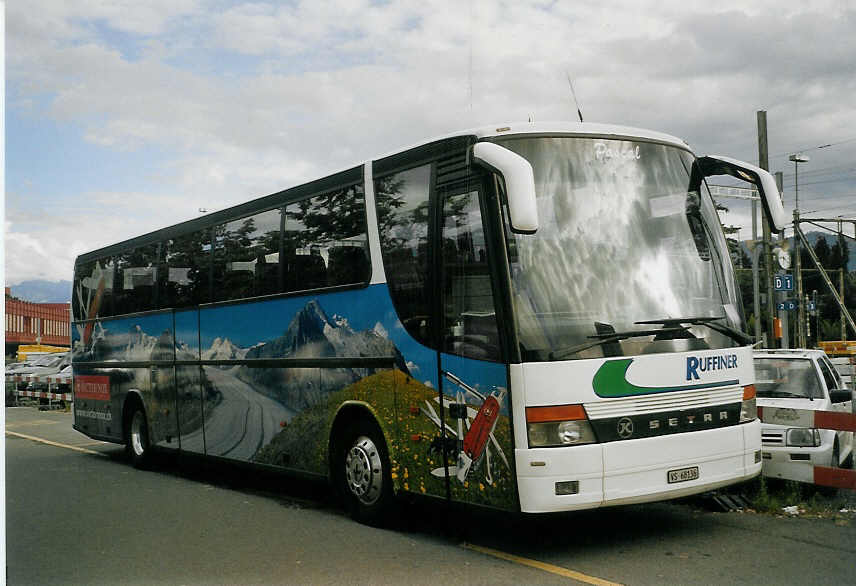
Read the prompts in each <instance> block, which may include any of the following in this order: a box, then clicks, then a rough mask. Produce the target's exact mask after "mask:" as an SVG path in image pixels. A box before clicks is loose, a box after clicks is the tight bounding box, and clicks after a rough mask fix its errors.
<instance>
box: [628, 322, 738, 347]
mask: <svg viewBox="0 0 856 586" xmlns="http://www.w3.org/2000/svg"><path fill="white" fill-rule="evenodd" d="M720 319H725V317H724V316H723V317H671V318H666V319H649V320H645V321H637V322H634V323H637V324H639V325H651V324H663V331H665V330H666V329H667V328H674V327H679V328H683V329H685V330H686V329H689V326H691V325H692V326H707V327H708V328H710V329H712V330H713V331H715V332H719V333H720V334H724V335H726V336H728V337H729V338H731V339H732V340H734V341H735V342H739V343H740V344H752V343H754V342H755V339H754V338H752V336H749V335H747V334H744V333H743V332H741V331H740V330H738V329H737V328H732V327H731V326H727V325H725V324H721V323H716V322H717V320H720ZM684 324H687V325H684Z"/></svg>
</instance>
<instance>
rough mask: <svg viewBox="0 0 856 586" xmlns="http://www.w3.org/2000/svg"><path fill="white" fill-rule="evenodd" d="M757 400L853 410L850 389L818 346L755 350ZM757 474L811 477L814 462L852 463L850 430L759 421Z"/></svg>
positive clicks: (771, 405)
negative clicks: (813, 348) (760, 456)
mask: <svg viewBox="0 0 856 586" xmlns="http://www.w3.org/2000/svg"><path fill="white" fill-rule="evenodd" d="M754 362H755V380H756V382H755V387H756V389H757V405H758V407H763V408H765V409H776V408H779V409H802V410H808V411H842V412H847V413H851V412H852V410H853V402H852V401H853V397H852V391H851V390H849V389H846V388H845V386H844V383H843V381H842V380H841V376H840V375H839V374H838V372H837V371H836V370H835V368H834V366H833V365H832V363H831V362H830V361H829V358H827V356H826V354H825V353H824V352H823V351H822V350H756V351H755V356H754ZM761 449H762V458H763V467H762V474H763V475H764V476H770V477H773V478H784V479H788V480H797V481H800V482H813V481H814V467H815V466H831V467H847V468H849V467H851V466H852V465H853V449H854V448H853V432H851V431H835V430H829V429H811V428H805V427H796V426H794V427H789V426H787V425H773V424H770V423H762V424H761Z"/></svg>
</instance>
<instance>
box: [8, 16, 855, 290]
mask: <svg viewBox="0 0 856 586" xmlns="http://www.w3.org/2000/svg"><path fill="white" fill-rule="evenodd" d="M854 24H856V11H854V10H853V8H852V7H848V6H846V5H845V4H842V3H838V2H835V1H833V0H820V1H813V2H803V3H799V4H788V5H784V6H783V5H782V4H781V3H780V2H774V1H773V0H764V1H762V2H756V3H752V4H751V5H747V4H746V3H745V2H743V1H740V0H727V1H724V2H719V3H716V4H715V5H710V4H709V3H707V2H701V1H693V2H686V1H682V0H668V1H666V2H658V3H656V4H654V3H638V2H630V1H629V0H624V1H618V0H605V1H603V2H598V3H594V4H585V5H580V4H579V3H553V4H543V3H535V2H484V1H478V0H474V1H473V2H471V3H463V4H462V3H459V2H451V1H446V0H429V1H426V2H420V3H413V2H405V1H403V0H400V1H395V0H394V1H391V2H386V3H373V2H369V1H368V0H365V1H362V0H337V1H333V2H317V1H301V2H294V3H289V4H287V5H286V4H280V3H273V2H270V3H231V4H226V5H221V4H217V5H202V4H201V3H198V2H196V1H193V0H182V1H176V0H159V1H157V2H143V3H140V2H130V1H122V2H116V1H114V2H107V1H95V0H89V1H85V2H76V3H71V4H69V3H62V2H48V1H41V2H36V6H35V7H34V6H33V5H32V3H30V4H26V5H25V4H24V3H12V4H11V5H10V6H9V7H8V8H7V35H8V36H7V63H8V76H9V81H8V86H7V87H8V89H7V91H8V102H7V103H8V110H7V114H10V113H11V115H19V116H28V117H30V118H31V119H39V118H42V119H43V120H44V121H45V122H49V123H51V124H56V125H59V126H62V127H63V128H80V129H81V130H80V137H81V140H84V141H86V142H87V143H88V144H89V145H91V146H92V147H95V146H97V147H99V148H102V149H105V150H109V151H110V152H112V153H115V152H118V153H120V154H121V155H122V156H127V157H128V158H129V159H130V160H137V159H135V158H134V157H142V156H143V155H141V154H140V153H142V152H143V151H145V150H146V149H153V150H157V151H158V152H160V153H163V154H164V155H165V156H164V157H163V159H164V160H166V161H167V162H158V163H156V165H155V166H153V167H152V168H151V169H147V173H148V177H149V178H150V179H151V181H152V183H153V184H154V185H155V187H149V188H146V189H149V190H152V191H143V187H141V186H138V185H123V184H121V183H120V180H119V179H117V181H116V183H115V184H113V185H110V186H109V187H108V188H107V189H103V188H102V187H99V189H102V192H101V193H95V194H93V193H91V191H92V190H84V191H81V192H80V193H77V194H67V193H65V194H62V195H63V196H65V197H69V196H71V195H73V196H74V197H76V198H77V199H78V200H80V201H79V202H78V204H74V205H78V206H79V207H81V208H85V207H86V205H87V204H85V203H84V202H85V201H86V200H87V199H89V198H94V199H95V200H98V201H103V202H104V203H105V205H107V204H109V205H114V206H120V208H119V211H117V212H116V213H115V215H114V216H113V218H116V219H111V218H104V217H103V214H102V215H101V216H99V218H98V219H97V220H96V219H94V218H92V217H91V216H89V215H87V214H85V213H83V212H81V211H76V210H74V209H70V210H66V209H65V208H62V207H59V208H49V207H48V206H46V207H45V208H44V209H42V210H40V211H41V213H42V215H43V216H44V217H46V218H47V217H51V216H50V213H51V212H53V211H56V212H57V213H58V214H59V212H60V211H63V212H64V213H62V214H61V217H59V218H57V219H56V221H57V222H60V224H59V225H62V226H76V228H74V229H75V230H76V233H77V234H78V235H77V236H75V238H76V239H77V241H79V242H80V245H81V247H83V248H84V249H91V248H94V247H95V246H99V245H101V244H104V243H106V242H109V241H113V240H118V239H123V238H126V237H130V236H133V235H137V234H139V233H142V232H143V231H145V230H149V229H154V228H156V227H160V226H163V225H166V224H170V223H173V222H175V221H177V218H182V219H184V218H186V217H188V216H189V215H190V216H192V214H194V213H195V210H196V209H197V208H199V207H207V208H209V209H219V208H222V207H225V206H227V205H231V204H234V203H238V202H240V201H244V200H246V199H248V198H251V197H255V196H260V195H265V194H268V193H272V192H275V191H277V190H279V189H282V188H285V187H288V186H291V185H294V184H296V183H299V182H302V181H305V180H309V179H312V178H314V177H317V176H320V175H322V174H324V173H328V172H332V171H336V170H340V169H342V168H345V167H346V166H349V165H351V164H355V163H357V162H359V161H362V160H365V159H368V158H370V157H374V156H378V155H381V154H384V153H387V152H391V151H393V150H395V149H397V148H400V147H404V146H408V145H410V144H413V143H415V142H418V141H421V140H423V139H425V138H429V137H431V136H436V135H439V134H444V133H446V132H449V131H453V130H457V129H461V128H467V127H472V126H478V125H482V124H489V123H494V122H509V121H515V120H525V119H526V118H528V117H530V116H534V118H535V119H536V120H541V121H544V120H549V119H574V118H575V116H576V107H575V106H574V105H573V103H572V101H571V97H570V92H569V90H568V86H567V80H566V77H565V76H566V74H570V75H571V76H572V77H573V78H574V80H575V86H576V90H577V94H578V96H579V98H580V101H581V106H582V111H583V113H584V115H585V116H586V119H587V120H590V121H602V122H615V123H621V124H628V125H633V126H642V127H650V128H654V129H657V130H662V131H666V132H671V133H673V134H677V135H679V136H681V137H683V138H686V139H687V140H688V141H689V142H690V143H691V144H692V145H693V146H694V147H696V148H697V149H698V150H699V151H700V152H722V153H726V154H732V155H735V156H737V157H740V158H745V159H747V160H755V159H756V157H757V155H756V153H757V147H756V144H755V110H758V109H767V110H768V111H769V122H770V141H771V152H773V153H777V152H783V151H785V150H788V149H795V148H797V147H800V146H804V145H812V144H818V145H819V144H823V143H824V142H829V141H830V140H834V139H836V138H848V136H843V135H842V133H845V134H846V129H847V128H856V112H854V109H853V108H852V105H851V102H852V100H851V99H850V96H852V95H854V93H856V78H854V76H853V75H852V56H853V55H854V54H856V37H854V35H852V34H850V31H852V30H853V25H854ZM105 30H108V31H110V34H105V32H104V31H105ZM821 37H822V38H824V42H823V43H817V42H815V40H816V39H817V38H821ZM199 63H205V64H206V66H204V67H203V66H199ZM45 104H47V105H46V106H45ZM10 111H11V112H10ZM7 148H8V149H15V145H14V144H13V143H10V144H8V145H7ZM839 152H841V151H839ZM851 152H852V151H851ZM820 154H822V155H823V157H825V158H821V157H820V156H819V157H818V159H819V160H818V165H820V164H823V165H832V164H834V163H836V162H839V161H842V162H843V161H844V160H846V159H843V158H842V157H843V156H844V155H846V152H844V155H837V154H836V152H835V151H834V150H829V151H825V152H823V153H819V155H820ZM851 158H852V157H851ZM784 160H785V159H778V160H773V161H771V162H772V163H773V164H776V165H780V167H779V168H781V165H782V162H783V161H784ZM93 164H94V165H98V161H97V160H96V161H93ZM783 170H785V171H786V172H788V171H789V169H788V168H787V167H785V168H784V169H783ZM105 176H106V177H109V174H105ZM105 180H106V179H105ZM852 191H853V190H852V188H851V191H850V193H852ZM838 193H844V192H841V191H838ZM59 195H60V194H50V193H43V194H40V198H41V199H38V200H36V201H45V202H50V201H51V200H52V198H53V197H55V196H59ZM14 197H15V194H12V198H13V199H14ZM817 197H820V194H818V195H817ZM128 202H133V203H128ZM30 205H31V206H32V205H34V204H32V202H31V203H30ZM63 205H65V204H63ZM72 207H73V206H72ZM21 209H22V208H21V207H20V206H19V207H17V208H16V207H14V206H13V207H12V208H11V209H7V218H8V219H9V221H10V222H11V225H10V227H9V228H8V229H7V245H9V246H10V247H16V248H15V250H18V251H24V250H26V251H28V254H29V255H30V256H31V257H32V256H38V255H40V254H41V255H43V256H45V258H47V256H48V255H50V254H57V255H60V256H62V254H67V250H66V251H64V250H62V249H63V248H66V249H67V247H58V248H59V250H56V251H54V252H53V253H52V252H51V250H50V248H49V246H48V244H46V239H45V238H44V235H43V234H42V233H40V232H38V230H37V228H34V227H31V226H30V225H28V224H27V223H26V220H25V219H23V216H22V215H21V214H22V213H23V212H22V211H21ZM87 209H90V208H87ZM120 212H121V213H126V214H133V217H134V218H135V222H134V223H133V227H132V228H129V227H128V222H127V221H123V220H121V219H120V218H123V217H129V216H121V215H119V213H120ZM99 222H100V223H101V225H100V227H98V228H95V227H94V225H95V224H97V223H99ZM81 227H84V228H85V229H84V230H81ZM108 238H109V239H110V240H106V239H108ZM38 243H41V245H42V246H43V247H44V250H43V252H41V253H39V252H38V248H37V247H36V244H38ZM10 256H11V249H10V250H8V251H7V259H8V258H9V257H10ZM66 262H67V261H66ZM51 263H52V261H49V260H46V261H45V262H43V263H36V264H38V265H40V266H41V267H48V266H52V265H51ZM7 269H8V271H9V275H10V277H11V278H17V276H16V275H18V274H19V271H23V270H25V267H23V266H22V265H21V266H19V265H18V264H15V263H14V262H13V263H12V264H10V263H9V262H8V261H7ZM26 270H29V271H30V272H32V269H26ZM40 270H41V269H40ZM57 278H60V276H59V275H58V277H57Z"/></svg>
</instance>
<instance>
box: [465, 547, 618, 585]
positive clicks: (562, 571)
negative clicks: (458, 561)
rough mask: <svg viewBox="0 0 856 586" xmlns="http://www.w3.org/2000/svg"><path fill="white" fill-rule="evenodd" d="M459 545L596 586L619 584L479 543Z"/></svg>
mask: <svg viewBox="0 0 856 586" xmlns="http://www.w3.org/2000/svg"><path fill="white" fill-rule="evenodd" d="M461 547H463V548H464V549H469V550H472V551H477V552H479V553H483V554H485V555H490V556H493V557H495V558H499V559H502V560H506V561H509V562H513V563H515V564H521V565H523V566H529V567H530V568H535V569H538V570H543V571H545V572H550V573H551V574H557V575H559V576H564V577H566V578H573V579H574V580H577V581H579V582H585V583H586V584H595V585H597V586H621V584H619V583H618V582H610V581H609V580H603V579H602V578H596V577H594V576H589V575H586V574H582V573H580V572H575V571H573V570H569V569H567V568H563V567H561V566H554V565H553V564H545V563H544V562H539V561H537V560H530V559H529V558H523V557H520V556H516V555H512V554H510V553H505V552H504V551H499V550H496V549H491V548H489V547H482V546H480V545H474V544H472V543H462V544H461Z"/></svg>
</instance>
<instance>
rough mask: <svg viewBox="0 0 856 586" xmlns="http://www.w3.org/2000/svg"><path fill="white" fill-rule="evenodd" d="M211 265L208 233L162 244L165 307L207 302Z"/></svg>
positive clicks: (201, 232)
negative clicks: (164, 245)
mask: <svg viewBox="0 0 856 586" xmlns="http://www.w3.org/2000/svg"><path fill="white" fill-rule="evenodd" d="M210 264H211V246H210V244H209V230H207V229H206V230H200V231H198V232H194V233H192V234H185V235H182V236H178V237H176V238H172V239H170V240H168V241H167V242H166V265H167V269H166V275H165V276H166V278H165V280H164V287H163V289H164V290H163V295H164V298H165V301H164V306H165V307H185V306H188V305H195V304H197V303H203V302H205V301H207V300H208V299H209V295H208V284H209V278H208V275H209V272H210Z"/></svg>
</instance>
